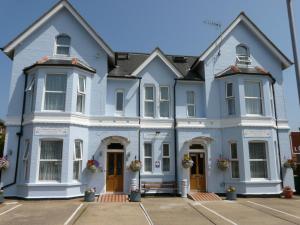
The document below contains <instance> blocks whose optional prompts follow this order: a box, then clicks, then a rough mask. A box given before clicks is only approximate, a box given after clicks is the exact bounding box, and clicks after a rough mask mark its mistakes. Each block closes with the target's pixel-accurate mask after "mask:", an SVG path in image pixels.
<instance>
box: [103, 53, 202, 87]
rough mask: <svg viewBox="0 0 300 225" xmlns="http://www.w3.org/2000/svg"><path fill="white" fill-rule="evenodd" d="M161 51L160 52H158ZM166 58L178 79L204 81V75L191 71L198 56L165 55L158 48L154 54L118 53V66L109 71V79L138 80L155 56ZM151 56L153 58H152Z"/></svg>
mask: <svg viewBox="0 0 300 225" xmlns="http://www.w3.org/2000/svg"><path fill="white" fill-rule="evenodd" d="M158 51H159V52H158ZM155 52H156V54H154V53H155ZM161 54H162V55H163V57H164V58H165V60H164V62H165V63H166V64H167V65H168V64H169V66H171V67H173V69H174V70H175V71H176V72H177V74H178V75H180V76H177V79H180V80H199V81H203V80H204V79H203V77H204V76H203V75H202V74H199V73H197V72H196V70H195V71H194V70H190V68H191V66H192V65H193V64H194V62H195V60H197V58H198V57H197V56H179V55H164V54H163V53H162V52H161V50H159V49H158V48H156V49H155V50H154V51H153V52H152V53H150V54H149V53H130V52H116V57H115V58H116V66H115V68H113V69H112V70H110V71H109V73H108V77H111V78H114V77H115V78H133V79H135V78H138V77H137V76H136V75H137V73H138V72H139V71H141V70H142V69H143V68H145V66H146V65H148V64H149V63H150V62H151V61H152V59H153V58H154V57H155V56H158V57H160V56H161ZM151 56H153V57H152V58H151Z"/></svg>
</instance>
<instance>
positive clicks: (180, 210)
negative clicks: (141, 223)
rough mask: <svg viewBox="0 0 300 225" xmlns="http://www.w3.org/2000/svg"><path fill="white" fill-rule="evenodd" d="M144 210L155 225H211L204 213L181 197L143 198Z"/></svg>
mask: <svg viewBox="0 0 300 225" xmlns="http://www.w3.org/2000/svg"><path fill="white" fill-rule="evenodd" d="M142 204H143V205H144V207H145V209H146V211H147V212H148V214H149V216H150V218H151V220H152V221H153V223H154V224H155V225H211V224H213V223H212V222H211V221H209V219H207V218H206V217H205V216H204V215H202V214H201V213H199V212H198V211H197V210H195V209H194V208H193V207H191V206H190V205H189V201H188V200H187V199H182V198H144V199H143V201H142Z"/></svg>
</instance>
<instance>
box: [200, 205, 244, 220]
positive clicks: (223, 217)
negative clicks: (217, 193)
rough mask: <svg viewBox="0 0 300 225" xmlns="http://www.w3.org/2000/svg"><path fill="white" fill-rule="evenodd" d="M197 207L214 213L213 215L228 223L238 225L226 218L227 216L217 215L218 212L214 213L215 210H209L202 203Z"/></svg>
mask: <svg viewBox="0 0 300 225" xmlns="http://www.w3.org/2000/svg"><path fill="white" fill-rule="evenodd" d="M197 205H199V206H201V207H203V208H204V209H206V210H208V211H210V212H211V213H213V214H215V215H217V216H219V217H221V218H222V219H223V220H225V221H227V222H228V223H231V224H232V225H238V224H237V223H235V222H233V221H232V220H230V219H228V218H226V217H225V216H222V215H221V214H220V213H217V212H216V211H214V210H212V209H210V208H208V207H206V206H204V205H202V204H201V203H199V204H197Z"/></svg>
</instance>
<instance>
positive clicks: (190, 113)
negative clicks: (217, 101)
mask: <svg viewBox="0 0 300 225" xmlns="http://www.w3.org/2000/svg"><path fill="white" fill-rule="evenodd" d="M187 108H188V116H191V117H193V116H195V106H193V105H188V107H187Z"/></svg>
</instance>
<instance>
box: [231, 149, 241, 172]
mask: <svg viewBox="0 0 300 225" xmlns="http://www.w3.org/2000/svg"><path fill="white" fill-rule="evenodd" d="M230 156H231V159H230V162H231V177H232V178H240V171H239V159H238V153H237V143H230Z"/></svg>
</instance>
